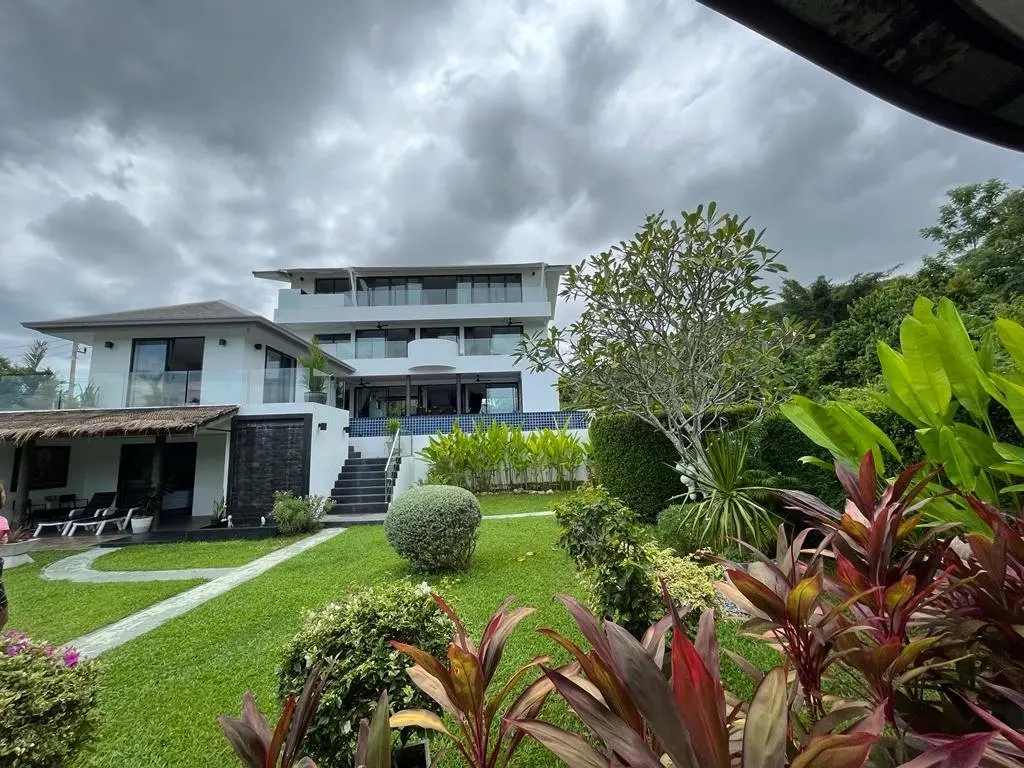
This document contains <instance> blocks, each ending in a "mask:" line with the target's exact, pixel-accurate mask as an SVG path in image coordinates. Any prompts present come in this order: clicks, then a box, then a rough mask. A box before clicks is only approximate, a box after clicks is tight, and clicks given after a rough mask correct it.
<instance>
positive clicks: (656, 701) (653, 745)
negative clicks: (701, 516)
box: [511, 596, 883, 768]
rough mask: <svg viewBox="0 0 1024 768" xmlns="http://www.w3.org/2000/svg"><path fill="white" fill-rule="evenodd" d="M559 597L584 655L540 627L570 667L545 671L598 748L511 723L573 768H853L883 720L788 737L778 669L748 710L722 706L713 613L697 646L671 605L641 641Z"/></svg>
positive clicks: (530, 724)
mask: <svg viewBox="0 0 1024 768" xmlns="http://www.w3.org/2000/svg"><path fill="white" fill-rule="evenodd" d="M559 599H560V600H561V601H562V602H563V603H564V604H565V605H566V607H567V608H568V609H569V611H570V612H571V613H572V615H573V617H574V618H575V619H576V621H577V624H578V626H579V628H580V631H581V632H582V633H583V635H584V636H585V637H586V638H587V640H588V641H589V642H590V644H591V651H590V652H589V653H585V652H583V651H582V650H581V649H580V648H578V647H577V646H576V645H575V644H574V643H572V641H570V640H568V639H567V638H565V637H562V636H560V635H557V633H554V632H552V631H550V630H546V634H548V635H549V636H550V637H552V638H554V639H555V640H556V641H557V642H558V643H559V644H560V645H562V646H563V647H564V648H567V649H569V650H570V652H571V653H572V654H573V656H575V657H576V661H577V665H576V666H573V667H569V668H566V669H564V670H561V671H559V670H554V669H547V668H545V670H544V674H545V675H546V676H547V677H548V679H549V680H551V682H552V684H553V685H554V686H555V689H556V691H557V692H558V693H559V694H560V695H561V696H562V697H563V698H564V699H565V700H566V702H567V703H568V704H569V706H570V707H571V708H572V709H573V711H574V712H575V713H576V714H577V715H578V716H579V717H580V719H581V720H582V721H583V723H584V724H585V725H586V726H587V728H588V730H589V731H590V734H591V736H593V738H594V739H596V740H597V741H598V742H600V744H601V745H602V747H603V751H602V750H599V749H597V748H595V747H594V746H592V745H591V743H590V742H589V741H588V740H587V739H586V738H584V737H583V736H581V735H578V734H574V733H570V732H568V731H565V730H563V729H561V728H558V727H557V726H554V725H552V724H550V723H546V722H544V721H540V720H530V719H525V718H522V719H518V720H513V721H511V722H512V724H513V725H515V726H516V727H517V728H519V729H521V730H523V731H525V732H526V733H528V734H530V736H532V737H533V738H534V739H536V740H537V741H538V742H540V743H541V744H542V745H544V746H545V747H546V748H547V749H548V750H550V751H551V752H552V753H554V754H555V755H556V756H557V757H558V758H560V759H561V760H563V761H565V762H566V763H567V764H568V765H571V766H574V768H575V767H576V766H584V767H586V768H609V766H632V767H633V768H663V766H665V765H672V766H674V768H730V767H731V766H735V765H740V766H747V767H749V768H753V767H754V766H757V767H758V768H760V767H762V766H777V767H779V768H782V766H793V767H796V768H809V767H810V766H818V767H820V768H846V767H847V766H849V767H850V768H857V767H858V766H861V765H863V764H864V761H865V760H866V759H867V756H868V753H869V752H870V751H871V747H872V745H873V744H874V742H875V740H876V739H877V738H878V734H879V732H880V731H881V728H882V725H883V721H882V717H881V713H880V712H875V713H872V714H871V715H869V716H868V717H862V718H860V719H859V720H857V722H855V723H854V725H853V726H851V727H850V728H848V729H847V730H846V731H844V732H842V733H830V732H829V730H828V729H829V727H830V725H829V724H828V723H821V724H819V726H818V727H817V728H816V729H815V730H813V731H811V732H810V733H805V734H803V737H802V738H800V739H799V741H796V740H794V735H795V734H797V733H799V732H800V730H801V729H800V727H799V723H798V722H797V719H796V718H795V717H794V716H793V715H794V705H793V702H794V700H795V698H797V697H796V691H795V686H796V684H794V683H790V682H789V681H788V675H787V674H786V671H785V670H784V669H783V668H781V667H780V668H778V669H775V670H772V671H771V672H769V673H768V674H767V675H764V676H763V677H762V678H761V680H760V683H759V685H758V687H757V691H756V692H755V694H754V698H753V699H752V700H751V702H750V704H749V705H746V704H744V703H742V702H731V701H728V700H727V697H726V694H725V690H724V688H723V686H722V682H721V678H720V677H719V668H718V660H719V649H718V640H717V637H716V635H715V628H714V614H713V612H711V611H707V612H705V613H704V614H703V615H702V616H701V619H700V624H699V628H698V630H697V635H696V640H695V642H691V641H690V639H689V638H688V637H687V636H686V631H685V629H684V628H683V625H682V622H681V620H680V618H679V614H678V612H677V611H676V610H675V607H674V606H672V613H671V614H670V615H669V616H668V617H666V619H665V620H663V621H662V622H659V624H657V625H655V626H654V627H652V628H651V629H650V630H649V632H648V633H647V634H646V635H645V636H644V638H643V639H642V640H639V641H638V640H636V639H635V638H634V637H633V636H632V635H631V634H630V633H629V632H628V631H627V630H625V629H623V628H622V627H620V626H618V625H617V624H614V623H612V622H605V625H604V627H603V628H602V627H601V626H599V625H598V623H597V620H596V619H594V617H593V616H591V615H590V614H589V613H587V611H586V609H584V608H583V606H581V605H580V604H579V603H577V602H576V601H575V600H573V599H572V598H569V597H565V596H562V597H560V598H559ZM668 602H669V605H670V606H671V605H672V604H671V601H670V600H669V601H668ZM669 626H671V627H672V630H673V635H672V645H671V651H670V669H669V671H670V674H671V676H670V678H666V676H665V673H664V671H663V669H662V667H663V665H664V655H665V633H666V630H667V628H668V627H669ZM851 719H854V716H853V715H852V714H850V713H847V716H846V717H845V720H846V721H849V720H851ZM841 721H842V719H840V720H837V721H836V722H841Z"/></svg>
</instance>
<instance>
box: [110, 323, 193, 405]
mask: <svg viewBox="0 0 1024 768" xmlns="http://www.w3.org/2000/svg"><path fill="white" fill-rule="evenodd" d="M204 345H205V339H204V338H203V337H201V336H189V337H184V338H174V339H134V340H133V341H132V360H131V373H130V374H129V382H128V385H129V386H128V405H129V406H131V407H135V406H165V405H199V402H200V394H201V389H202V383H203V347H204Z"/></svg>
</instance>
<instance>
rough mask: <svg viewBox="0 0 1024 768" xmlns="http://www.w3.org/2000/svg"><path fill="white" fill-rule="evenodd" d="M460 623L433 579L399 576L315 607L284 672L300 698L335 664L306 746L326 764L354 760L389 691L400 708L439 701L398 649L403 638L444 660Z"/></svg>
mask: <svg viewBox="0 0 1024 768" xmlns="http://www.w3.org/2000/svg"><path fill="white" fill-rule="evenodd" d="M453 634H454V625H453V624H452V623H451V620H449V619H448V617H447V616H445V614H444V613H443V612H442V611H441V609H440V607H439V606H438V605H437V603H435V602H434V600H433V598H431V596H430V588H429V587H428V586H427V585H426V584H420V585H414V584H412V583H411V582H409V581H404V580H402V581H394V582H390V583H387V584H379V585H375V586H371V587H366V588H364V589H361V590H359V591H357V592H353V593H351V594H350V595H348V596H347V597H346V598H345V599H344V600H342V601H341V602H340V603H332V604H330V605H328V606H326V607H324V608H320V609H318V610H314V611H310V612H309V613H308V614H307V615H306V619H305V623H304V624H303V626H302V628H301V629H300V630H299V632H298V633H297V634H296V635H295V637H293V638H292V640H291V642H290V643H289V644H288V647H287V648H286V650H285V654H284V661H283V662H282V664H281V667H280V669H279V670H278V690H279V695H280V697H281V699H282V700H284V699H286V698H287V697H288V696H290V695H295V696H298V694H299V692H300V691H301V690H302V686H303V684H304V683H305V682H306V677H307V676H308V675H309V672H310V670H311V669H312V668H313V667H315V666H316V665H318V664H323V665H327V664H330V663H332V662H334V663H335V666H334V669H333V670H332V671H331V675H330V678H329V681H328V683H327V688H326V690H325V691H324V696H323V699H322V700H321V702H320V707H319V709H318V710H317V714H316V718H315V719H314V721H313V725H312V726H311V728H310V730H309V734H308V736H307V738H306V741H305V744H304V749H305V751H306V753H308V755H309V756H310V757H311V758H313V759H314V760H315V761H316V762H317V765H319V766H321V768H348V767H349V766H350V765H351V764H352V757H353V755H354V752H355V745H356V738H357V736H358V731H359V721H360V719H362V718H364V717H366V718H369V717H370V716H372V714H373V711H374V708H375V706H376V704H377V699H378V698H379V696H380V693H381V691H387V692H388V697H389V699H390V701H391V706H392V710H393V711H395V712H397V711H399V710H402V709H405V708H409V707H412V708H416V707H425V708H428V709H435V710H436V709H437V706H436V705H435V704H434V702H433V701H432V700H431V699H430V698H429V697H427V696H426V695H425V694H423V693H422V692H420V690H419V689H418V688H416V687H414V686H411V685H409V677H408V674H407V673H406V669H407V668H408V666H409V660H408V659H407V658H406V657H405V656H404V655H403V654H401V653H399V652H398V651H396V650H395V649H394V648H392V647H391V646H390V645H389V644H388V641H389V640H397V641H399V642H403V643H409V644H411V645H415V646H417V647H419V648H422V649H423V650H424V651H426V652H427V653H430V654H432V655H434V656H438V657H441V658H443V657H444V656H445V653H446V652H447V648H448V643H449V642H450V641H451V639H452V636H453Z"/></svg>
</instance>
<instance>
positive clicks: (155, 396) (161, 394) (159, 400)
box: [0, 368, 344, 411]
mask: <svg viewBox="0 0 1024 768" xmlns="http://www.w3.org/2000/svg"><path fill="white" fill-rule="evenodd" d="M343 386H344V385H343V383H342V381H341V380H339V379H336V378H335V377H333V376H327V375H325V376H324V377H323V391H324V396H325V398H326V401H327V403H326V404H327V405H331V406H333V405H335V404H336V403H339V402H343V400H344V395H343V389H342V388H343ZM304 400H306V387H305V385H304V382H303V376H302V371H300V370H296V369H294V368H287V369H276V370H275V369H267V370H264V369H251V370H227V371H217V370H204V371H164V372H159V373H141V372H135V373H124V374H122V373H108V374H104V373H97V374H91V375H89V376H88V377H83V378H81V379H79V380H78V381H76V382H75V386H74V391H73V392H72V391H70V388H69V386H68V382H67V381H65V380H62V379H59V378H58V377H56V376H48V375H44V374H37V375H30V376H0V411H49V410H68V409H85V408H115V409H117V408H153V407H158V408H164V407H174V406H188V405H253V404H259V403H295V402H303V401H304Z"/></svg>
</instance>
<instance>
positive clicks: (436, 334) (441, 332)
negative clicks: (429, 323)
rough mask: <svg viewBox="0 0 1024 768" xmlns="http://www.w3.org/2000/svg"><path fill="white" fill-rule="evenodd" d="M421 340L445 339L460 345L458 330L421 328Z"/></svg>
mask: <svg viewBox="0 0 1024 768" xmlns="http://www.w3.org/2000/svg"><path fill="white" fill-rule="evenodd" d="M420 338H421V339H444V340H445V341H454V342H455V343H456V344H458V343H459V329H458V328H420Z"/></svg>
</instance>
